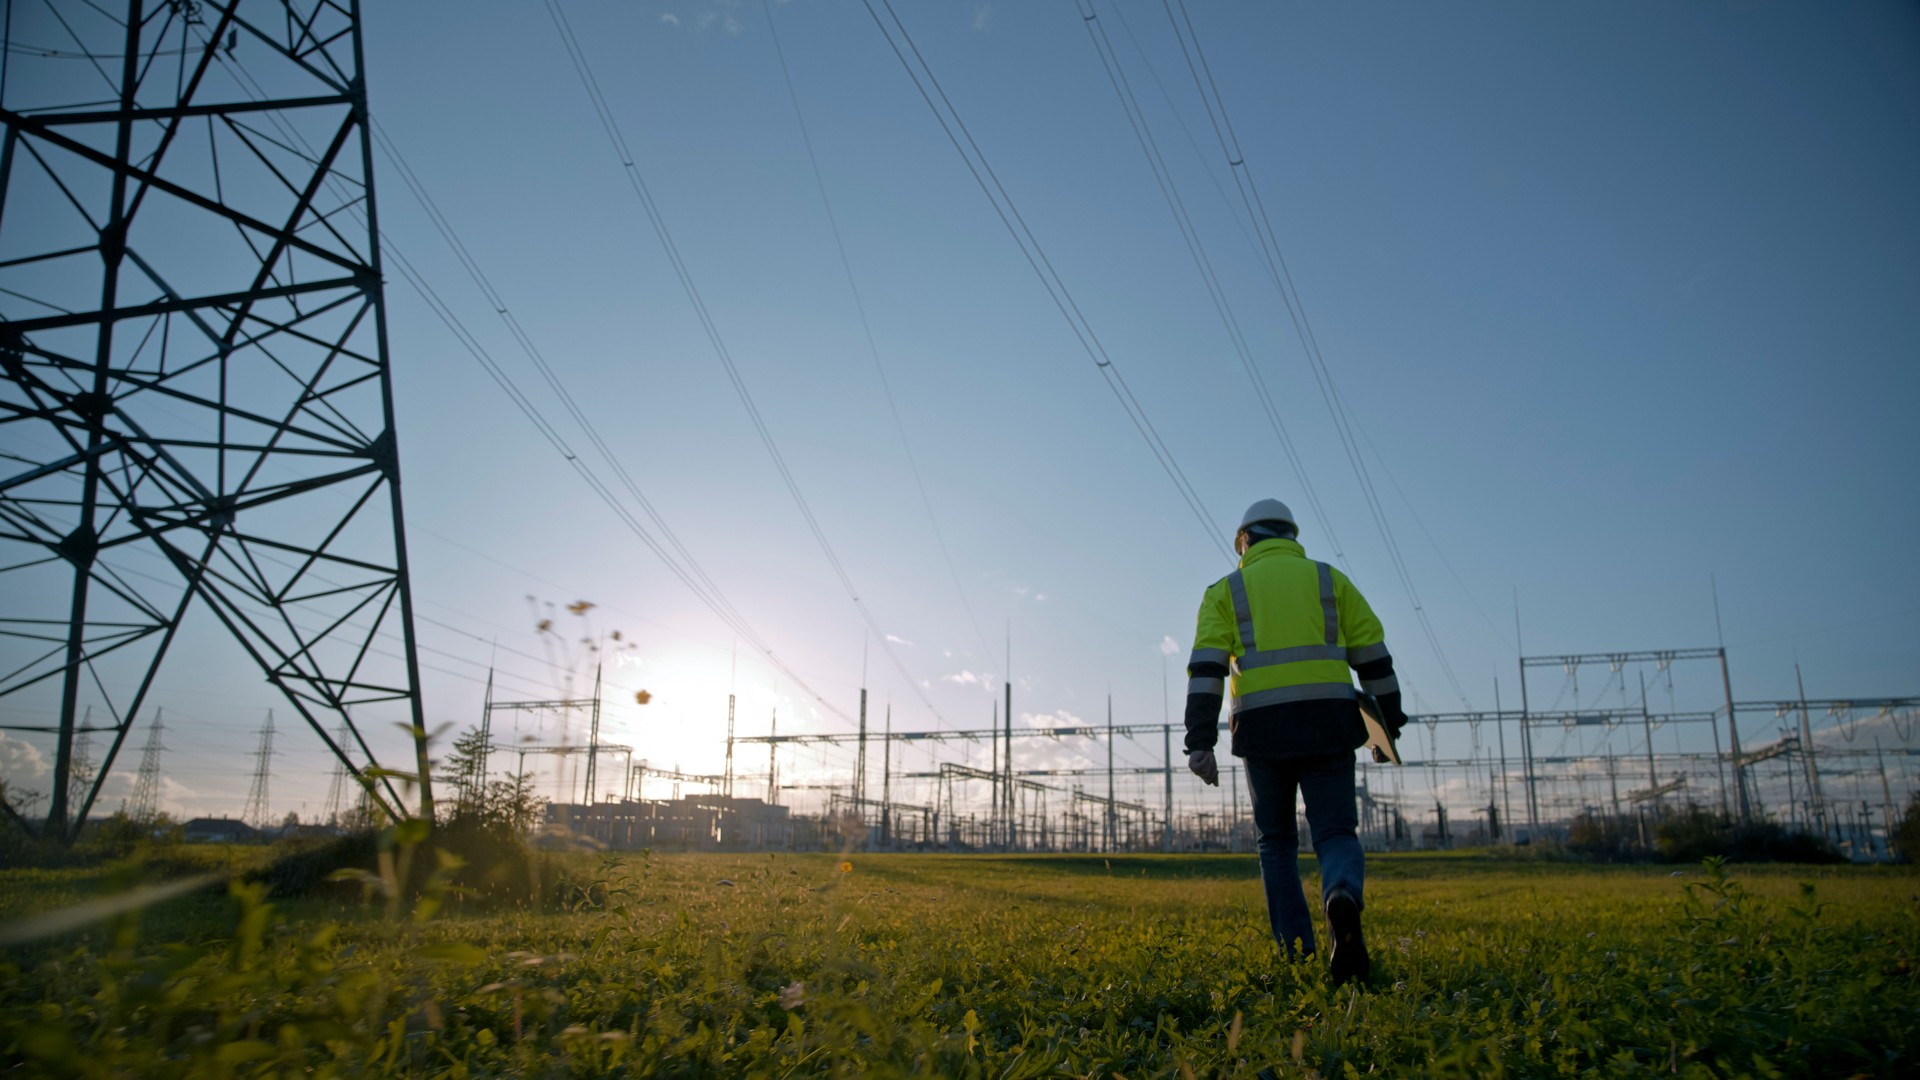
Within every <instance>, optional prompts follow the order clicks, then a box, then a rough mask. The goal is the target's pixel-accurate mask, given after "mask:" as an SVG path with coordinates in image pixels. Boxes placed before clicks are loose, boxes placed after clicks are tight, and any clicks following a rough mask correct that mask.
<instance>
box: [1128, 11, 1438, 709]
mask: <svg viewBox="0 0 1920 1080" xmlns="http://www.w3.org/2000/svg"><path fill="white" fill-rule="evenodd" d="M1176 3H1177V4H1178V6H1179V9H1180V15H1179V16H1178V17H1176V16H1175V15H1174V6H1175V4H1176ZM1161 6H1162V8H1163V9H1164V10H1165V11H1166V14H1167V21H1168V23H1169V24H1170V25H1171V26H1172V28H1173V33H1174V37H1175V39H1176V40H1177V41H1178V43H1179V45H1180V50H1181V55H1182V56H1183V57H1184V58H1185V60H1186V63H1187V70H1188V73H1189V74H1190V75H1191V77H1192V79H1193V83H1194V88H1195V90H1196V91H1198V93H1199V95H1200V99H1201V103H1202V104H1203V105H1204V106H1205V108H1206V112H1207V119H1208V121H1209V123H1211V124H1212V126H1213V130H1214V136H1215V138H1216V139H1218V141H1219V143H1220V149H1221V151H1222V153H1224V154H1225V155H1226V157H1227V163H1228V165H1229V166H1230V168H1231V170H1232V172H1233V177H1234V182H1235V185H1236V186H1237V187H1238V188H1239V191H1240V197H1241V201H1242V203H1243V205H1244V207H1245V209H1246V212H1247V215H1248V217H1249V218H1250V219H1251V220H1252V222H1253V224H1254V229H1255V232H1256V234H1257V235H1258V236H1259V238H1260V241H1261V244H1260V246H1261V251H1262V253H1263V255H1264V256H1265V259H1266V263H1267V269H1268V273H1269V275H1270V276H1271V277H1272V279H1273V283H1274V286H1275V288H1276V289H1277V290H1278V292H1279V293H1280V299H1281V302H1282V304H1283V305H1284V307H1285V308H1286V311H1287V316H1288V319H1289V321H1290V322H1291V323H1292V324H1293V329H1294V334H1295V336H1296V337H1298V338H1299V340H1300V346H1301V349H1302V351H1303V352H1304V353H1305V354H1306V357H1307V363H1308V367H1309V368H1310V369H1311V370H1312V372H1313V375H1314V381H1315V383H1316V384H1317V386H1318V387H1319V390H1320V396H1321V399H1322V400H1323V401H1324V402H1325V403H1326V406H1327V412H1328V415H1329V416H1330V417H1331V418H1332V420H1333V427H1334V431H1335V433H1336V435H1337V436H1338V437H1339V440H1340V446H1341V449H1342V450H1343V451H1344V452H1345V454H1346V457H1347V463H1348V465H1349V466H1350V467H1351V468H1352V469H1353V473H1354V478H1355V480H1356V481H1357V483H1358V486H1359V488H1360V493H1361V497H1362V500H1363V501H1364V502H1365V503H1366V505H1367V511H1368V513H1369V514H1370V515H1371V516H1372V517H1373V521H1374V525H1375V526H1376V527H1377V528H1378V530H1379V532H1380V537H1381V542H1382V544H1383V545H1384V546H1385V548H1386V551H1387V557H1388V559H1389V561H1390V562H1391V563H1392V564H1393V567H1394V571H1395V574H1396V575H1397V576H1398V577H1399V579H1400V583H1401V587H1402V588H1403V589H1404V590H1405V591H1406V594H1407V599H1408V602H1409V603H1410V604H1411V605H1412V607H1413V613H1414V617H1415V619H1416V621H1418V622H1419V624H1420V629H1421V632H1422V634H1424V635H1425V637H1426V639H1427V644H1428V646H1429V647H1430V648H1431V649H1432V651H1433V655H1434V658H1435V660H1436V661H1437V662H1438V663H1439V665H1440V670H1441V673H1442V674H1443V675H1444V676H1445V677H1446V680H1447V683H1448V685H1449V686H1450V687H1451V688H1452V689H1453V692H1454V695H1455V696H1456V697H1458V698H1459V699H1460V703H1461V705H1462V706H1463V707H1466V708H1469V709H1470V708H1472V706H1471V705H1470V704H1469V703H1468V701H1467V695H1466V691H1465V690H1463V689H1461V686H1460V680H1459V678H1458V676H1457V675H1455V673H1454V670H1453V664H1452V662H1451V661H1450V660H1448V658H1447V654H1446V650H1445V649H1444V648H1442V647H1441V645H1440V638H1439V635H1438V634H1436V633H1435V632H1434V629H1433V623H1432V620H1431V619H1429V618H1428V616H1427V611H1426V606H1425V605H1424V604H1422V603H1421V601H1420V594H1419V590H1418V589H1416V588H1415V587H1414V583H1413V577H1412V575H1411V574H1410V573H1409V572H1408V571H1407V566H1406V560H1405V558H1404V557H1403V556H1402V555H1401V552H1400V546H1399V543H1398V541H1397V540H1396V539H1395V537H1394V534H1393V528H1392V526H1391V525H1390V524H1389V523H1388V520H1387V515H1386V510H1385V507H1384V505H1383V504H1382V502H1381V499H1380V496H1379V494H1378V492H1377V491H1375V489H1374V486H1373V480H1372V477H1371V475H1370V474H1369V473H1368V470H1367V465H1366V461H1365V459H1364V457H1363V456H1362V455H1361V453H1360V448H1359V445H1358V442H1357V440H1356V438H1355V436H1354V433H1353V430H1352V428H1353V423H1352V420H1351V418H1350V417H1349V416H1348V415H1347V408H1346V403H1345V401H1344V399H1342V398H1341V396H1340V394H1339V391H1338V389H1337V387H1336V386H1335V384H1334V381H1333V373H1332V371H1331V370H1330V369H1329V368H1328V366H1327V363H1326V358H1325V356H1324V355H1323V354H1322V353H1321V350H1320V343H1319V340H1318V338H1317V337H1316V336H1315V335H1314V332H1313V326H1312V323H1311V322H1310V321H1309V320H1308V319H1307V315H1306V308H1305V305H1304V304H1303V303H1302V301H1301V299H1300V295H1299V289H1298V288H1297V287H1296V286H1295V284H1294V281H1293V272H1292V270H1291V269H1290V268H1289V267H1288V266H1287V262H1286V256H1285V254H1284V252H1283V251H1282V250H1281V248H1280V242H1279V238H1278V234H1277V233H1276V232H1275V230H1274V228H1273V221H1272V218H1271V216H1270V215H1269V214H1268V212H1267V209H1266V204H1265V202H1264V200H1262V199H1261V197H1260V191H1259V187H1258V185H1257V184H1255V182H1254V180H1253V175H1252V168H1251V166H1250V165H1249V164H1248V163H1247V160H1246V154H1245V152H1244V150H1243V149H1242V148H1241V145H1240V141H1239V137H1238V136H1237V135H1236V134H1235V133H1234V130H1233V121H1232V118H1231V116H1230V115H1229V113H1228V111H1227V105H1226V99H1225V98H1224V97H1223V96H1222V95H1221V93H1220V89H1219V86H1218V84H1217V83H1216V82H1215V81H1214V78H1213V71H1212V69H1211V67H1210V66H1209V65H1208V64H1207V59H1206V53H1205V50H1204V49H1203V48H1202V47H1201V45H1200V39H1199V35H1198V34H1197V33H1196V32H1195V30H1194V27H1193V21H1192V17H1191V15H1190V14H1189V13H1188V12H1187V7H1186V3H1185V0H1161ZM1183 24H1184V25H1183Z"/></svg>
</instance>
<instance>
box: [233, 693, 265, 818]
mask: <svg viewBox="0 0 1920 1080" xmlns="http://www.w3.org/2000/svg"><path fill="white" fill-rule="evenodd" d="M272 778H273V710H272V709H268V710H267V723H266V725H265V726H264V727H262V728H261V729H260V749H258V750H255V751H254V752H253V785H252V786H251V787H249V788H248V789H247V808H246V809H245V810H242V811H240V820H241V821H244V822H246V823H247V824H249V825H252V826H253V827H254V828H257V829H264V828H266V827H267V826H269V825H271V824H273V822H271V821H268V820H267V784H268V782H269V781H270V780H271V779H272Z"/></svg>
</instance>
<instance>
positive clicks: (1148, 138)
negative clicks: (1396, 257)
mask: <svg viewBox="0 0 1920 1080" xmlns="http://www.w3.org/2000/svg"><path fill="white" fill-rule="evenodd" d="M1074 2H1075V5H1076V7H1078V5H1079V4H1080V3H1081V2H1082V0H1074ZM1084 2H1085V3H1086V7H1085V8H1084V9H1080V10H1081V11H1082V14H1081V24H1082V25H1083V26H1085V27H1086V30H1087V36H1088V37H1089V38H1091V39H1092V41H1093V47H1094V51H1095V52H1096V53H1098V54H1099V56H1100V63H1101V65H1102V67H1103V68H1105V70H1106V73H1107V81H1108V83H1110V84H1111V85H1112V86H1113V91H1114V94H1115V96H1116V97H1118V99H1119V101H1120V108H1121V111H1122V112H1124V113H1125V114H1126V117H1127V123H1128V125H1129V126H1130V127H1131V128H1132V129H1133V136H1134V140H1135V141H1136V142H1137V143H1139V145H1140V150H1141V153H1143V154H1144V155H1146V158H1147V166H1148V168H1149V169H1150V170H1151V171H1152V172H1153V178H1154V182H1155V183H1156V184H1157V185H1158V186H1159V188H1160V195H1161V198H1162V199H1163V200H1165V202H1166V204H1167V209H1168V210H1169V211H1170V212H1171V213H1172V215H1173V219H1174V224H1175V225H1176V226H1178V228H1179V230H1180V238H1181V239H1182V240H1183V241H1185V243H1186V246H1187V254H1188V255H1189V256H1190V257H1191V258H1192V259H1193V263H1194V268H1195V270H1197V271H1198V272H1199V274H1200V279H1201V281H1202V283H1203V284H1205V285H1206V288H1207V295H1208V297H1209V298H1211V299H1212V301H1213V307H1214V311H1215V312H1216V313H1217V314H1218V315H1219V316H1220V320H1221V323H1222V325H1223V326H1224V327H1225V328H1226V331H1227V337H1228V338H1229V339H1230V340H1231V341H1232V342H1233V347H1234V352H1235V354H1236V355H1237V356H1238V357H1239V358H1240V366H1241V369H1242V370H1244V371H1245V372H1246V374H1247V379H1248V381H1249V382H1251V383H1252V384H1253V389H1254V394H1255V396H1256V397H1258V398H1259V399H1260V406H1261V409H1262V411H1263V412H1264V413H1265V414H1266V417H1267V424H1268V426H1270V427H1271V428H1272V429H1273V433H1274V437H1275V438H1277V439H1278V440H1279V441H1280V448H1281V450H1283V451H1284V452H1285V454H1286V458H1287V463H1288V464H1289V465H1290V466H1292V468H1293V475H1294V477H1295V478H1296V479H1297V480H1299V482H1300V487H1301V489H1302V490H1303V491H1304V492H1305V493H1306V496H1307V502H1308V504H1309V505H1310V506H1312V508H1313V512H1314V514H1315V516H1316V517H1317V518H1318V519H1319V521H1320V524H1321V526H1322V528H1323V529H1325V531H1326V534H1327V541H1328V543H1329V544H1330V545H1331V546H1332V548H1333V553H1334V558H1335V559H1336V560H1338V561H1339V562H1340V563H1341V565H1342V566H1345V565H1346V553H1345V552H1344V551H1343V550H1342V548H1341V544H1340V538H1339V536H1338V535H1336V534H1335V532H1334V529H1333V519H1332V517H1331V515H1329V514H1328V513H1327V512H1326V508H1325V507H1323V506H1321V504H1320V495H1319V492H1317V491H1316V490H1315V489H1314V486H1313V481H1312V479H1311V478H1309V477H1308V475H1307V471H1306V467H1305V465H1304V463H1303V462H1302V461H1301V458H1300V455H1299V453H1298V452H1297V451H1296V450H1295V449H1294V445H1293V437H1292V436H1291V435H1290V434H1289V433H1288V431H1287V427H1286V422H1285V421H1284V420H1282V419H1281V418H1280V411H1279V409H1278V408H1277V407H1276V406H1275V405H1274V401H1273V394H1272V392H1271V391H1270V390H1269V389H1268V388H1267V381H1266V378H1265V377H1264V376H1262V375H1261V374H1260V369H1259V367H1258V365H1256V364H1255V363H1254V358H1253V350H1252V349H1251V347H1249V346H1248V344H1247V340H1246V335H1245V334H1244V333H1242V331H1241V329H1240V320H1239V318H1238V317H1237V316H1236V315H1235V314H1234V311H1233V305H1232V303H1231V302H1230V301H1229V300H1228V299H1227V293H1226V289H1225V288H1224V287H1223V286H1222V285H1221V283H1220V278H1219V275H1218V274H1217V273H1216V272H1215V271H1214V266H1213V259H1212V258H1211V257H1210V256H1209V255H1208V254H1207V249H1206V244H1205V242H1204V241H1202V240H1201V238H1200V232H1199V230H1198V229H1197V228H1196V227H1195V226H1194V224H1193V219H1192V217H1191V215H1189V214H1188V213H1187V207H1186V200H1184V199H1183V198H1182V197H1181V195H1180V189H1179V186H1178V184H1177V183H1176V182H1175V181H1174V178H1173V171H1172V170H1171V169H1170V168H1168V166H1167V162H1166V158H1165V157H1164V156H1163V155H1162V154H1161V153H1160V146H1159V144H1158V143H1157V142H1156V141H1155V140H1154V137H1153V130H1152V127H1151V126H1150V125H1149V124H1148V123H1147V115H1146V111H1145V110H1144V109H1142V108H1141V106H1140V100H1139V98H1138V97H1137V96H1136V95H1135V94H1134V92H1133V84H1132V82H1131V81H1130V80H1129V79H1128V78H1127V73H1126V69H1125V67H1124V66H1122V65H1121V63H1120V55H1119V51H1118V50H1116V49H1115V48H1114V47H1113V41H1112V39H1110V38H1109V37H1108V36H1107V31H1106V27H1105V26H1104V25H1103V24H1102V23H1101V21H1100V19H1099V16H1098V13H1097V12H1096V11H1095V10H1094V8H1093V3H1092V0H1084Z"/></svg>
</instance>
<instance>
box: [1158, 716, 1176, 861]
mask: <svg viewBox="0 0 1920 1080" xmlns="http://www.w3.org/2000/svg"><path fill="white" fill-rule="evenodd" d="M1160 734H1161V737H1162V738H1163V739H1165V741H1166V776H1167V791H1166V801H1167V807H1166V821H1165V822H1164V823H1163V824H1162V825H1161V828H1160V850H1161V851H1169V852H1170V851H1172V850H1173V725H1172V724H1171V723H1168V724H1162V725H1161V726H1160Z"/></svg>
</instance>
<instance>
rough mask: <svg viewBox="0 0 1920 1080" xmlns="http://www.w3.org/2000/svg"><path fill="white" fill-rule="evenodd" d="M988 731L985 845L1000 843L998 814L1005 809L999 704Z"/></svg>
mask: <svg viewBox="0 0 1920 1080" xmlns="http://www.w3.org/2000/svg"><path fill="white" fill-rule="evenodd" d="M987 730H988V731H991V732H993V770H992V771H993V786H992V789H991V791H992V795H993V812H992V813H990V814H988V815H987V843H988V844H989V845H992V844H997V843H999V842H1000V840H999V837H1000V814H1001V811H1002V810H1004V809H1005V808H1006V799H1005V798H1003V797H1002V796H1001V794H1000V785H1001V784H1002V783H1003V782H1004V781H1005V777H1004V775H1003V774H1002V773H1001V770H1000V703H999V702H997V701H996V702H994V703H993V724H992V726H990V727H989V728H988V729H987Z"/></svg>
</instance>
